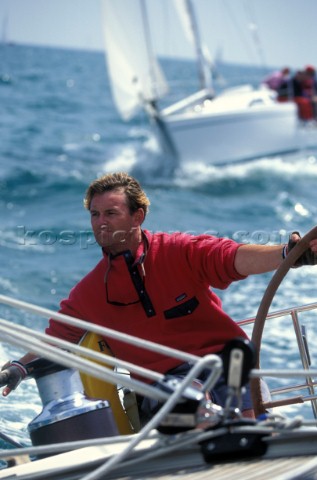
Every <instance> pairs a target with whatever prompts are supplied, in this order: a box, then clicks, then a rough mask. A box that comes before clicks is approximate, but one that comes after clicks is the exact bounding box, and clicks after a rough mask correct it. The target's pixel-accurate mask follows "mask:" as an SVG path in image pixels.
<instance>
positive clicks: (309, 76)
mask: <svg viewBox="0 0 317 480" xmlns="http://www.w3.org/2000/svg"><path fill="white" fill-rule="evenodd" d="M305 74H306V75H305V79H304V83H303V90H304V95H305V96H307V98H309V99H310V100H311V103H312V107H313V118H315V119H317V80H316V70H315V68H314V67H313V66H312V65H307V66H306V67H305Z"/></svg>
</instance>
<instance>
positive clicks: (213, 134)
mask: <svg viewBox="0 0 317 480" xmlns="http://www.w3.org/2000/svg"><path fill="white" fill-rule="evenodd" d="M255 93H256V91H254V92H252V93H251V92H250V93H249V95H244V94H243V93H241V92H240V93H237V96H239V97H240V98H237V96H235V95H233V96H232V95H229V96H226V95H223V96H222V97H221V96H220V97H218V98H217V99H216V100H204V101H203V102H201V103H199V104H198V103H197V104H195V105H191V106H190V108H184V109H182V110H181V111H176V112H173V113H172V114H168V109H167V114H164V112H162V113H163V117H162V118H163V120H164V122H165V124H166V127H167V129H168V131H169V135H170V138H171V139H172V141H173V144H174V147H175V151H176V152H177V156H178V159H179V163H180V164H181V165H184V164H188V163H193V162H202V163H204V164H209V165H221V164H226V163H233V162H239V161H243V160H249V159H254V158H259V157H264V156H272V155H276V154H282V153H287V152H293V151H297V150H300V149H302V148H304V147H308V146H314V145H315V146H316V145H317V129H310V130H309V131H308V129H307V127H305V126H304V125H301V122H300V121H299V119H298V115H297V107H296V105H295V104H294V103H292V102H289V103H279V102H277V101H276V100H274V99H273V98H272V99H271V100H270V99H269V97H267V96H266V97H265V96H263V95H265V94H263V93H262V92H261V91H259V96H258V97H256V96H255ZM243 97H244V98H243ZM239 102H240V104H239ZM305 130H306V133H305Z"/></svg>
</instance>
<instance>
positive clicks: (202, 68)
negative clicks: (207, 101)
mask: <svg viewBox="0 0 317 480" xmlns="http://www.w3.org/2000/svg"><path fill="white" fill-rule="evenodd" d="M185 8H186V10H187V14H188V18H189V22H190V27H191V30H192V34H193V39H194V46H195V50H196V55H197V64H198V78H199V80H200V85H201V88H203V89H205V88H206V89H208V90H212V82H211V73H210V70H211V68H210V65H208V62H207V60H206V57H205V55H204V51H203V47H202V41H201V38H200V32H199V28H198V23H197V19H196V15H195V11H194V7H193V4H192V1H191V0H185Z"/></svg>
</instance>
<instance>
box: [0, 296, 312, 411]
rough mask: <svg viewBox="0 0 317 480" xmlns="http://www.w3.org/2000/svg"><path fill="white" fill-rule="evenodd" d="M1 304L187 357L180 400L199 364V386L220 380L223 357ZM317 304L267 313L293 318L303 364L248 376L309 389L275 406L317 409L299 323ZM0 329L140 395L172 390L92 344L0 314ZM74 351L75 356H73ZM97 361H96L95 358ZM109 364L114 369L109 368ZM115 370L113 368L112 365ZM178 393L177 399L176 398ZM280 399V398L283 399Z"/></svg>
mask: <svg viewBox="0 0 317 480" xmlns="http://www.w3.org/2000/svg"><path fill="white" fill-rule="evenodd" d="M0 303H2V304H6V305H9V306H11V307H13V308H18V309H22V310H24V311H28V312H31V313H33V314H37V315H40V316H42V317H45V318H53V319H55V320H57V321H60V322H62V323H65V324H68V325H71V326H74V327H78V328H81V329H83V330H88V331H91V332H94V333H96V334H99V335H101V336H104V337H109V338H113V339H117V340H120V341H122V342H126V343H129V344H132V345H134V346H137V347H140V348H145V349H149V350H152V351H155V352H157V353H159V354H162V355H165V356H170V357H172V358H177V359H178V360H179V361H180V362H190V363H192V364H193V368H192V369H191V373H190V375H187V376H186V379H185V380H186V381H185V383H184V384H182V386H181V387H180V389H179V391H178V396H177V398H178V399H179V398H180V396H181V395H182V393H183V392H184V389H185V388H187V386H188V385H190V383H191V381H192V380H193V378H195V377H193V375H198V374H199V372H201V371H202V370H203V369H205V368H208V369H209V370H210V376H209V377H208V379H207V381H206V382H205V384H204V385H203V389H204V390H207V389H209V388H211V387H212V386H213V385H214V384H215V382H216V381H217V380H218V378H219V376H220V374H221V371H222V362H221V360H220V359H219V357H218V356H217V355H212V354H211V355H207V356H205V357H203V358H201V357H199V356H196V355H192V354H188V353H185V352H183V351H179V350H176V349H173V348H170V347H166V346H164V345H160V344H156V343H154V342H150V341H146V340H144V339H140V338H138V337H133V336H131V335H126V334H122V333H120V332H118V331H116V330H112V329H109V328H106V327H101V326H98V325H94V324H91V323H90V322H86V321H84V320H80V319H77V318H74V317H71V316H68V315H63V314H61V313H57V312H55V311H52V310H49V309H46V308H43V307H39V306H37V305H33V304H30V303H26V302H22V301H19V300H16V299H13V298H11V297H7V296H4V295H0ZM315 309H317V303H312V304H308V305H303V306H297V307H293V308H286V309H283V310H279V311H276V312H273V313H269V314H268V316H267V319H268V320H272V319H274V318H278V317H282V316H286V315H289V316H290V317H291V318H292V321H293V326H294V329H295V333H296V339H297V344H298V348H299V353H300V358H301V362H302V367H303V368H302V369H298V370H294V369H288V370H281V369H279V370H277V369H274V370H269V369H262V368H261V369H253V370H252V371H251V373H250V376H251V378H255V377H257V378H258V377H275V378H295V379H296V378H301V379H304V383H302V384H300V385H293V386H289V387H281V388H278V389H274V390H272V391H271V395H274V396H276V395H280V394H281V393H289V392H291V391H295V390H299V389H307V390H308V395H307V396H299V397H293V398H292V399H291V400H290V399H286V400H282V401H277V404H276V405H273V403H274V402H272V405H271V406H272V407H273V406H280V405H288V404H289V403H304V402H307V401H310V402H311V404H312V408H313V412H314V415H315V418H317V417H316V412H317V395H316V393H315V385H316V382H315V381H314V379H313V377H315V376H316V377H317V371H316V370H314V369H313V368H312V366H311V362H310V355H309V350H308V344H307V338H306V335H305V330H303V329H302V326H301V325H300V322H299V314H301V313H303V312H305V311H312V310H315ZM254 321H255V318H249V319H246V320H242V321H240V322H238V323H239V325H240V326H241V327H244V326H246V325H251V324H253V323H254ZM0 334H1V339H2V341H3V342H8V343H9V344H13V345H16V346H19V347H22V348H24V349H25V348H27V349H28V351H32V352H34V353H35V354H37V355H39V356H41V357H44V358H47V359H48V360H51V361H53V362H56V363H60V364H62V365H65V366H66V367H69V368H77V369H79V370H80V371H81V372H83V373H86V374H88V375H90V376H92V377H95V378H98V379H101V380H104V381H106V382H109V383H112V384H117V385H118V384H120V385H122V386H125V387H127V388H130V389H132V390H134V391H135V392H136V393H139V394H140V395H144V396H148V397H150V398H153V399H156V400H158V401H161V402H164V401H167V400H168V399H169V398H170V393H167V392H165V391H163V390H160V389H157V388H155V387H153V386H152V385H151V384H150V383H151V382H163V381H164V378H165V377H164V375H162V374H160V373H157V372H155V371H152V370H149V369H146V368H143V367H139V366H137V365H135V364H133V363H129V362H125V361H122V360H121V359H118V358H116V357H110V356H108V355H107V356H106V355H104V354H103V353H99V352H96V351H93V350H91V349H88V348H85V347H82V346H80V345H77V344H73V343H70V342H67V341H65V340H61V339H58V338H55V337H52V336H49V335H46V334H45V333H41V332H37V331H34V330H31V329H28V328H27V327H25V326H22V325H17V324H15V326H14V329H13V328H12V322H11V321H9V320H5V319H0ZM74 353H75V354H76V355H74ZM96 362H98V363H96ZM109 365H111V366H112V367H114V369H111V368H109ZM115 369H116V370H115ZM120 369H121V370H122V369H126V370H127V371H129V372H130V373H132V374H135V375H137V376H138V377H139V378H140V377H141V378H144V379H146V381H142V380H136V379H134V378H131V377H130V376H129V375H122V374H121V373H120V371H119V370H120ZM177 398H176V401H177ZM281 402H282V403H281Z"/></svg>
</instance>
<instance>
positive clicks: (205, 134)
mask: <svg viewBox="0 0 317 480" xmlns="http://www.w3.org/2000/svg"><path fill="white" fill-rule="evenodd" d="M174 6H175V13H176V14H177V15H178V17H179V19H180V21H181V23H182V25H183V27H184V30H185V33H186V36H187V37H188V38H189V39H190V41H191V43H192V44H193V45H194V47H195V52H196V56H197V60H198V66H199V77H200V90H199V91H197V92H196V93H194V94H192V95H190V96H188V97H186V98H184V99H182V100H181V101H178V102H177V103H174V104H172V105H170V106H168V107H166V108H163V109H160V108H159V107H158V101H159V100H160V99H161V98H162V97H163V96H164V95H166V93H167V91H168V87H167V83H166V80H165V78H164V75H163V73H162V70H161V68H160V66H159V64H158V62H157V59H156V57H155V54H154V52H153V48H152V43H151V26H150V24H149V18H148V14H147V8H146V0H116V1H113V0H103V27H104V35H105V43H106V59H107V65H108V73H109V77H110V82H111V86H112V92H113V97H114V101H115V104H116V107H117V109H118V111H119V113H120V115H121V117H122V118H123V120H125V121H127V120H129V119H130V118H132V117H133V116H134V115H136V113H137V112H138V111H139V110H140V109H142V108H143V109H144V110H145V111H146V112H147V114H148V116H149V119H150V122H151V124H152V126H153V127H154V131H155V134H156V137H157V139H158V143H159V145H160V148H161V150H162V151H163V152H164V153H166V154H168V155H170V157H171V158H173V160H174V162H175V165H181V166H184V165H186V164H187V163H194V162H197V161H198V162H200V161H201V162H203V163H205V164H214V165H221V164H226V163H232V162H236V161H242V160H247V159H253V158H259V157H263V156H269V155H275V154H281V153H287V152H292V151H296V150H300V149H302V148H304V147H315V146H317V130H316V129H314V128H306V127H307V126H306V125H303V122H301V121H300V120H299V119H298V115H297V107H296V105H295V104H294V103H293V102H287V103H279V102H278V101H277V99H276V93H275V92H273V91H271V90H269V89H267V88H264V87H263V88H258V89H253V88H252V87H251V86H249V85H244V86H241V87H235V88H228V89H226V90H224V91H223V92H222V93H220V94H219V95H217V96H215V94H214V90H213V87H212V77H211V62H210V60H209V58H208V52H207V48H206V46H205V45H204V44H203V42H202V39H201V37H200V32H199V28H198V25H197V21H196V18H195V14H194V10H193V4H192V2H191V0H174ZM163 28H164V27H162V31H163Z"/></svg>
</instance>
